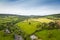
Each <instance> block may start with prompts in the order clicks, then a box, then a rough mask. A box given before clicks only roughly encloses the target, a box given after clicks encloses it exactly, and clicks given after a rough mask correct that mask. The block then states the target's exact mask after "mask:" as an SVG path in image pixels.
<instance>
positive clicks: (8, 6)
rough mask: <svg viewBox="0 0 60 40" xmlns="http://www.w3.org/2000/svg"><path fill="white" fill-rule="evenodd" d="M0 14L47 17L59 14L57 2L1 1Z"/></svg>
mask: <svg viewBox="0 0 60 40" xmlns="http://www.w3.org/2000/svg"><path fill="white" fill-rule="evenodd" d="M0 13H3V14H4V13H7V14H19V15H48V14H56V13H60V1H59V0H2V1H1V3H0Z"/></svg>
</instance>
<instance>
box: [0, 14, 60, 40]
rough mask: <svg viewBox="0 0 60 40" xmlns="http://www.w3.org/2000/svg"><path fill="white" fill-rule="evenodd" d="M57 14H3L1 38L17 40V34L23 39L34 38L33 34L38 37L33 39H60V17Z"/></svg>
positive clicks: (0, 39) (0, 23) (0, 28)
mask: <svg viewBox="0 0 60 40" xmlns="http://www.w3.org/2000/svg"><path fill="white" fill-rule="evenodd" d="M55 16H56V15H55ZM55 16H53V15H52V16H50V15H49V16H43V17H35V16H34V17H30V16H28V17H27V16H20V15H17V16H16V15H4V16H3V15H1V16H0V40H16V38H15V34H17V35H19V36H21V37H22V38H23V39H21V40H32V38H30V36H32V35H35V36H36V37H37V38H36V39H33V40H60V18H59V17H58V15H57V16H56V17H55ZM7 29H8V30H7ZM16 37H17V36H16ZM21 37H20V38H21ZM17 40H18V39H17Z"/></svg>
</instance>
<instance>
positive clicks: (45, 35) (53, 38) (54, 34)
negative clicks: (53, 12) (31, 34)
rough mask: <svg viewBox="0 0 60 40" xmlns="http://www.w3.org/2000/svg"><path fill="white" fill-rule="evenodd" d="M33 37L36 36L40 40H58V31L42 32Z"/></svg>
mask: <svg viewBox="0 0 60 40" xmlns="http://www.w3.org/2000/svg"><path fill="white" fill-rule="evenodd" d="M35 35H37V36H38V37H39V38H41V39H42V40H60V29H59V30H56V29H54V30H43V31H40V32H36V33H35ZM49 36H50V37H49Z"/></svg>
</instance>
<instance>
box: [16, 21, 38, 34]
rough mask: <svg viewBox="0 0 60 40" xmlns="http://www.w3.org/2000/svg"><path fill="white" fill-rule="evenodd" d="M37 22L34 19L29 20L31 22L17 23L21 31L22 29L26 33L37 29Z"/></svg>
mask: <svg viewBox="0 0 60 40" xmlns="http://www.w3.org/2000/svg"><path fill="white" fill-rule="evenodd" d="M29 23H30V24H29ZM38 23H39V22H36V21H31V22H20V23H18V24H17V25H18V26H19V27H20V29H21V30H22V31H24V32H25V33H26V34H28V35H29V34H32V33H33V32H35V31H36V30H37V27H36V25H37V24H38Z"/></svg>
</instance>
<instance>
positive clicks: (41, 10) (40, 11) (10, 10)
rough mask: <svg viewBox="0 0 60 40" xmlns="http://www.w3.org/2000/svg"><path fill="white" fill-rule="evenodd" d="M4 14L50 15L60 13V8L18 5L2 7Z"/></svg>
mask: <svg viewBox="0 0 60 40" xmlns="http://www.w3.org/2000/svg"><path fill="white" fill-rule="evenodd" d="M0 13H2V14H19V15H48V14H56V13H60V10H55V9H50V8H48V7H36V8H31V9H23V8H17V7H3V6H2V7H0Z"/></svg>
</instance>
